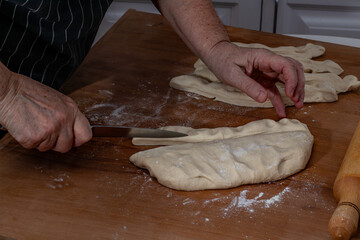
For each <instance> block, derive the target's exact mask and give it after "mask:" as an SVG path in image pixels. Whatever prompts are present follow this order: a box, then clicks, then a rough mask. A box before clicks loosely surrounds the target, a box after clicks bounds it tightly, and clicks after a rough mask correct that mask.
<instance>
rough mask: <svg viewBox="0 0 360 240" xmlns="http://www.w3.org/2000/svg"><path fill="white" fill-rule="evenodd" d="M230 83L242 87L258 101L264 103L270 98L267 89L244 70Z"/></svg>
mask: <svg viewBox="0 0 360 240" xmlns="http://www.w3.org/2000/svg"><path fill="white" fill-rule="evenodd" d="M228 84H230V85H232V86H233V87H236V88H238V89H240V90H241V91H243V92H244V93H246V94H247V95H248V96H249V97H251V98H252V99H254V100H255V101H257V102H260V103H263V102H265V101H266V99H267V98H268V94H267V91H266V89H265V88H264V87H263V86H261V85H260V84H259V83H258V82H256V81H255V80H254V79H252V78H250V77H248V76H247V75H245V74H244V73H243V72H241V73H240V74H238V75H237V78H235V81H234V82H230V83H228Z"/></svg>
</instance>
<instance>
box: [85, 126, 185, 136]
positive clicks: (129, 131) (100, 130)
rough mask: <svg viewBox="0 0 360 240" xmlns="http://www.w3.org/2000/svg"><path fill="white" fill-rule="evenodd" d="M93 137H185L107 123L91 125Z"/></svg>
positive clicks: (162, 131)
mask: <svg viewBox="0 0 360 240" xmlns="http://www.w3.org/2000/svg"><path fill="white" fill-rule="evenodd" d="M91 130H92V132H93V137H143V138H175V137H186V136H188V135H187V134H185V133H179V132H173V131H167V130H160V129H152V128H136V127H122V126H107V125H91Z"/></svg>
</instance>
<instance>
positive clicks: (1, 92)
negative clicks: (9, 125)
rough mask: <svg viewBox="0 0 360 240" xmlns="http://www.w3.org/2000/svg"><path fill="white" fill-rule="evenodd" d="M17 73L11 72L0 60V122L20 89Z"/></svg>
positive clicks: (2, 121)
mask: <svg viewBox="0 0 360 240" xmlns="http://www.w3.org/2000/svg"><path fill="white" fill-rule="evenodd" d="M17 76H18V74H16V73H13V72H11V71H10V70H9V69H8V68H6V67H5V66H4V65H3V64H2V63H1V62H0V124H3V125H4V119H5V116H6V115H7V112H8V111H9V110H10V108H11V106H12V102H13V100H14V98H15V96H16V94H17V92H18V91H19V89H20V86H19V85H20V84H19V79H18V77H17Z"/></svg>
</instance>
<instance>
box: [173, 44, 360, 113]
mask: <svg viewBox="0 0 360 240" xmlns="http://www.w3.org/2000/svg"><path fill="white" fill-rule="evenodd" d="M234 44H236V45H238V46H242V47H251V48H266V49H268V50H270V51H273V52H275V53H277V54H280V55H283V56H288V57H292V58H294V59H296V60H298V61H299V62H300V63H301V64H302V65H303V67H304V72H305V99H304V102H334V101H337V100H338V94H339V93H343V92H347V91H351V90H353V89H357V88H358V87H359V86H360V81H359V80H358V78H357V77H355V76H353V75H348V76H345V77H344V78H341V77H339V76H338V75H340V74H341V73H342V72H343V69H342V68H341V67H340V66H339V65H338V64H337V63H335V62H333V61H331V60H325V61H313V60H311V58H313V57H318V56H321V55H322V54H323V53H324V52H325V48H323V47H322V46H318V45H314V44H310V43H309V44H306V45H305V46H300V47H291V46H287V47H278V48H270V47H267V46H265V45H262V44H258V43H252V44H244V43H234ZM194 67H195V70H194V72H193V73H192V74H191V75H182V76H178V77H175V78H173V79H172V80H171V81H170V86H171V87H173V88H176V89H179V90H183V91H188V92H193V93H197V94H199V95H202V96H205V97H208V98H213V99H214V100H217V101H222V102H226V103H230V104H234V105H238V106H248V107H264V108H269V107H272V104H271V102H270V101H266V102H264V103H258V102H256V101H254V100H253V99H251V98H250V97H248V95H246V94H245V93H243V92H242V91H240V90H239V89H235V88H233V87H231V86H229V85H227V84H224V83H222V82H220V81H219V80H218V79H217V78H216V76H215V75H214V74H213V73H212V72H211V71H210V70H209V69H208V68H207V66H206V65H205V64H204V63H203V62H202V61H201V60H198V61H197V62H196V63H195V64H194ZM277 87H278V89H279V91H280V94H281V96H282V99H283V102H284V103H285V105H286V106H291V105H294V104H293V102H292V101H291V100H290V99H289V98H288V97H287V96H286V95H285V92H284V84H282V83H278V84H277Z"/></svg>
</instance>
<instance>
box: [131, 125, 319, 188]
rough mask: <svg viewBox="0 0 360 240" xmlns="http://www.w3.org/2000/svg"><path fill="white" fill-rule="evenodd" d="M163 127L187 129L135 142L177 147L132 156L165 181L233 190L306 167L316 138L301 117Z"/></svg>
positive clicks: (169, 184) (173, 184)
mask: <svg viewBox="0 0 360 240" xmlns="http://www.w3.org/2000/svg"><path fill="white" fill-rule="evenodd" d="M163 129H168V130H174V131H179V132H184V133H187V134H188V135H189V136H188V137H183V138H172V139H170V138H169V139H163V140H159V139H137V138H135V139H134V140H133V143H134V144H137V145H139V144H141V145H162V144H164V145H173V146H165V147H159V148H155V149H151V150H147V151H143V152H138V153H136V154H134V155H132V156H131V157H130V161H131V162H132V163H134V164H135V165H136V166H138V167H141V168H146V169H148V170H149V172H150V174H151V175H152V176H154V177H156V178H157V179H158V181H159V183H161V184H163V185H164V186H167V187H169V188H173V189H177V190H186V191H194V190H204V189H221V188H231V187H236V186H239V185H243V184H252V183H261V182H267V181H275V180H279V179H282V178H285V177H288V176H290V175H292V174H294V173H296V172H298V171H300V170H302V169H304V168H305V166H306V164H307V162H308V160H309V158H310V155H311V149H312V145H313V136H312V135H311V133H310V131H309V130H308V128H307V126H306V125H305V124H302V123H301V122H299V121H298V120H294V119H292V120H290V119H282V120H280V121H279V122H275V121H273V120H259V121H254V122H251V123H249V124H246V125H244V126H240V127H237V128H227V127H222V128H215V129H192V128H188V127H179V126H170V127H165V128H163Z"/></svg>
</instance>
